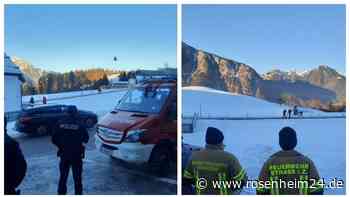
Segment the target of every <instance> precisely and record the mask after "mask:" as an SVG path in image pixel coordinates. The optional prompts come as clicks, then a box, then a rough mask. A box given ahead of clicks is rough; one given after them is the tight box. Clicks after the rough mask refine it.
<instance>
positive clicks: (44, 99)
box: [43, 96, 47, 105]
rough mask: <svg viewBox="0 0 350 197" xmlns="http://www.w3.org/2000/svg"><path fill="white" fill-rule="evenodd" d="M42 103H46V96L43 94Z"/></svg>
mask: <svg viewBox="0 0 350 197" xmlns="http://www.w3.org/2000/svg"><path fill="white" fill-rule="evenodd" d="M43 104H44V105H46V104H47V98H46V96H43Z"/></svg>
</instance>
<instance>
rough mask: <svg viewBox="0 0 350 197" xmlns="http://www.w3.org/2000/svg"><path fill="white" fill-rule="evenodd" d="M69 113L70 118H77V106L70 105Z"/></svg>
mask: <svg viewBox="0 0 350 197" xmlns="http://www.w3.org/2000/svg"><path fill="white" fill-rule="evenodd" d="M67 113H68V114H69V115H70V116H75V115H76V114H77V113H78V109H77V107H76V106H74V105H70V106H68V107H67Z"/></svg>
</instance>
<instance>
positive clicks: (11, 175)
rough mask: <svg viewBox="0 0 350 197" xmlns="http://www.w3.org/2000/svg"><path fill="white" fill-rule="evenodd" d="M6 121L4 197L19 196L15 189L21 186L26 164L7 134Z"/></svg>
mask: <svg viewBox="0 0 350 197" xmlns="http://www.w3.org/2000/svg"><path fill="white" fill-rule="evenodd" d="M6 126H7V120H6V117H5V120H4V127H5V163H4V165H5V188H4V190H5V195H11V194H19V193H20V192H19V191H16V188H17V187H18V186H19V185H20V184H21V182H22V181H23V179H24V176H25V174H26V171H27V162H26V160H25V158H24V156H23V153H22V151H21V148H20V146H19V144H18V142H16V140H14V139H12V138H11V137H10V136H9V135H8V134H7V129H6Z"/></svg>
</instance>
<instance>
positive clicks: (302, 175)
mask: <svg viewBox="0 0 350 197" xmlns="http://www.w3.org/2000/svg"><path fill="white" fill-rule="evenodd" d="M279 144H280V147H281V148H282V150H281V151H278V152H277V153H275V154H273V155H272V156H271V157H270V158H269V159H268V160H267V161H266V162H265V164H264V166H263V167H262V169H261V171H260V175H259V181H262V182H264V183H267V182H269V184H268V185H270V187H263V186H262V185H260V187H257V190H256V192H257V194H258V195H262V194H271V195H278V194H282V195H283V194H287V195H293V194H301V195H307V194H316V195H317V194H318V195H321V194H323V181H322V179H320V176H319V174H318V171H317V169H316V167H315V165H314V163H313V162H312V160H311V159H309V158H308V157H306V156H304V155H303V154H301V153H299V152H298V151H296V150H294V148H295V147H296V145H297V136H296V132H295V131H294V129H292V128H290V127H284V128H282V129H281V130H280V132H279ZM296 180H297V181H299V183H301V184H298V185H294V186H291V187H288V184H284V186H283V184H280V183H281V182H282V181H284V182H285V183H288V182H293V181H294V182H295V181H296ZM273 181H274V182H275V183H274V182H273ZM265 185H267V184H265ZM271 185H272V186H271ZM280 185H282V187H281V188H279V186H280Z"/></svg>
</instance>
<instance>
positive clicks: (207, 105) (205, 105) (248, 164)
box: [182, 87, 346, 194]
mask: <svg viewBox="0 0 350 197" xmlns="http://www.w3.org/2000/svg"><path fill="white" fill-rule="evenodd" d="M182 98H183V100H182V104H183V106H182V113H183V115H185V116H192V115H193V114H194V113H199V112H201V113H202V115H203V114H204V116H205V115H210V116H233V117H246V116H248V117H268V116H278V117H280V116H281V113H282V110H283V109H284V108H287V107H286V106H281V105H278V104H275V103H269V102H266V101H264V100H261V99H257V98H254V97H249V96H243V95H236V94H231V93H227V92H222V91H217V90H213V89H208V88H202V87H187V88H183V93H182ZM303 111H305V113H304V115H305V116H313V117H314V116H332V115H334V114H337V115H339V113H325V112H320V111H317V110H312V109H303ZM340 115H342V113H340ZM345 122H346V119H345V118H337V119H289V120H286V119H273V120H266V119H264V120H204V119H199V120H197V121H196V123H195V128H194V133H183V134H182V135H183V141H184V143H188V144H192V145H196V146H201V147H203V146H204V145H205V131H206V129H207V127H209V126H213V127H217V128H219V129H221V130H222V131H223V133H224V135H225V140H224V143H225V145H226V147H225V150H226V151H229V152H231V153H233V154H235V155H236V156H237V158H238V159H239V160H240V162H241V164H242V166H243V167H244V168H245V169H246V171H247V173H248V176H249V179H250V180H255V179H256V178H257V177H258V174H259V172H260V169H261V167H262V165H263V163H264V162H265V161H266V160H267V159H268V158H269V156H270V155H272V154H273V153H275V152H277V151H279V150H280V147H279V144H278V132H279V130H280V129H281V128H282V127H284V126H291V127H292V128H294V129H295V130H296V131H297V134H298V146H297V148H296V149H297V150H298V151H300V152H301V153H303V154H305V155H306V156H308V157H309V158H311V159H312V160H313V161H314V163H315V165H316V167H317V168H318V170H319V173H320V176H321V177H323V178H324V179H325V181H326V182H329V181H330V180H332V179H333V178H337V179H338V180H339V179H340V180H343V181H344V182H345V177H346V124H345ZM243 193H244V194H255V190H254V189H248V188H245V190H244V191H243ZM325 193H326V194H345V188H342V189H326V190H325Z"/></svg>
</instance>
